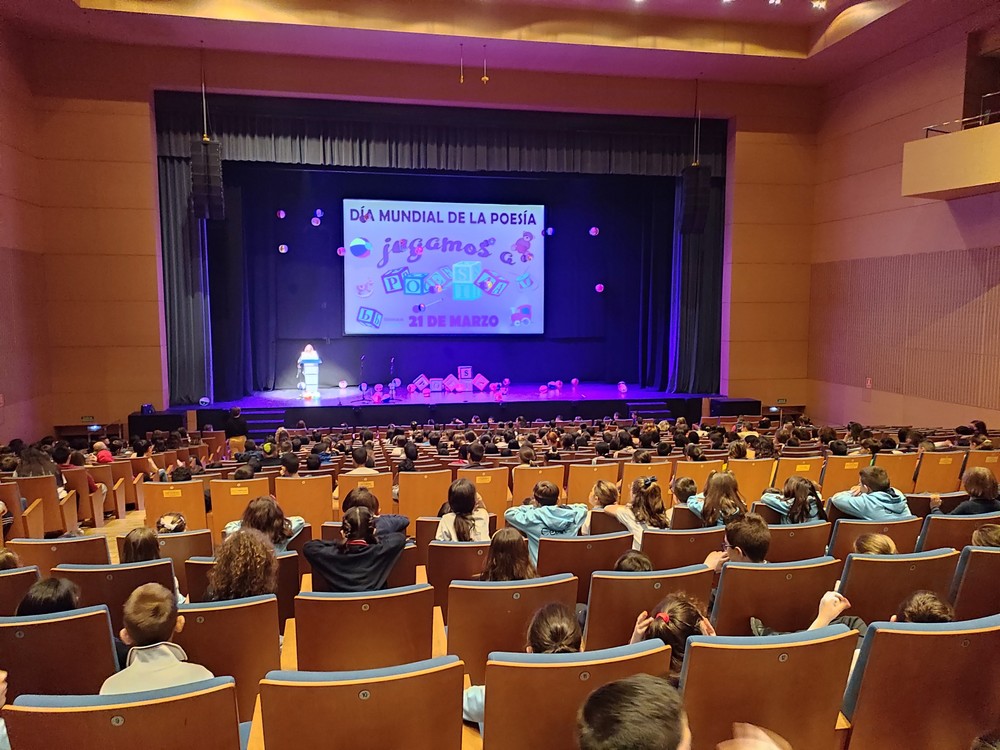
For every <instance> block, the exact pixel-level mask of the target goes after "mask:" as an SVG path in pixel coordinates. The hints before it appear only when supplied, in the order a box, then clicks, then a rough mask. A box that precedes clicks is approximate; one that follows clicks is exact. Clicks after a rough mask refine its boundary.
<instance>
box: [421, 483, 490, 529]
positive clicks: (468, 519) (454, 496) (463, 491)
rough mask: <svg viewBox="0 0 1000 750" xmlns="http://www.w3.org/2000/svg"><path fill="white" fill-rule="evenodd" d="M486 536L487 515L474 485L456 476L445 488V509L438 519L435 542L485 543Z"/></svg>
mask: <svg viewBox="0 0 1000 750" xmlns="http://www.w3.org/2000/svg"><path fill="white" fill-rule="evenodd" d="M489 538H490V514H489V513H488V512H487V510H486V506H485V505H483V499H482V498H481V497H480V496H479V493H478V492H476V485H474V484H473V483H472V482H470V481H469V480H468V479H456V480H455V481H454V482H452V483H451V486H450V487H448V512H447V513H445V514H443V515H442V517H441V520H440V521H438V527H437V532H436V533H435V535H434V539H435V541H438V542H485V541H486V540H487V539H489Z"/></svg>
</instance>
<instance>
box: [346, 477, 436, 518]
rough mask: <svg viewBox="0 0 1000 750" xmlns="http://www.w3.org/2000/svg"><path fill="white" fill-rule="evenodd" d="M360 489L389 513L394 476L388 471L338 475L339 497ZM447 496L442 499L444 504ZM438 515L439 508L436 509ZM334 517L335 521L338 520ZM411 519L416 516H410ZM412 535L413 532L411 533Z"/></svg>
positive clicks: (383, 510)
mask: <svg viewBox="0 0 1000 750" xmlns="http://www.w3.org/2000/svg"><path fill="white" fill-rule="evenodd" d="M358 487H364V488H365V489H366V490H369V491H371V493H372V494H373V495H375V497H377V498H378V500H379V505H380V508H381V510H382V512H383V513H388V512H389V507H390V505H391V500H392V474H390V473H389V472H388V471H381V472H380V473H378V474H338V475H337V497H338V498H339V499H340V500H343V499H344V498H345V497H347V495H348V493H349V492H350V491H351V490H353V489H356V488H358ZM446 499H447V496H445V497H444V498H442V499H441V502H442V503H443V502H444V501H445V500H446ZM438 505H439V506H440V503H439V504H438ZM338 507H339V506H338ZM434 512H435V513H437V508H435V509H434ZM338 518H339V517H338V516H336V515H335V516H334V520H338ZM410 518H411V519H413V518H416V516H410ZM409 533H412V530H411V531H410V532H409Z"/></svg>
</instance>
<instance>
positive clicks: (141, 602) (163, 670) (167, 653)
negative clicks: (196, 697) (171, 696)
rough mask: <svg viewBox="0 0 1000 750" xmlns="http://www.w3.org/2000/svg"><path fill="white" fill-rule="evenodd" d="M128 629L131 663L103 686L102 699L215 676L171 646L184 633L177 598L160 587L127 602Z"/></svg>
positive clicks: (152, 586)
mask: <svg viewBox="0 0 1000 750" xmlns="http://www.w3.org/2000/svg"><path fill="white" fill-rule="evenodd" d="M123 620H124V624H125V627H124V628H122V631H121V639H122V641H124V642H125V643H126V644H127V645H128V646H131V650H130V651H129V654H128V663H127V665H126V666H125V668H124V669H123V670H122V671H121V672H118V674H114V675H111V677H109V678H108V679H106V680H105V681H104V684H103V685H102V686H101V695H119V694H122V693H136V692H141V691H145V690H162V689H163V688H170V687H176V686H177V685H187V684H190V683H192V682H199V681H201V680H210V679H212V678H213V677H214V676H215V675H213V674H212V673H211V672H209V671H208V670H207V669H205V668H204V667H202V666H200V665H198V664H188V663H187V654H185V653H184V649H182V648H181V647H180V646H177V645H175V644H174V643H171V641H172V640H173V637H174V634H175V633H180V632H181V631H182V630H183V629H184V617H183V616H182V615H178V614H177V601H176V599H175V598H174V595H173V594H172V593H171V592H169V591H167V590H166V589H165V588H163V586H161V585H160V584H158V583H147V584H146V585H144V586H140V587H139V588H137V589H136V590H135V591H133V592H132V594H131V596H129V598H128V600H127V601H126V602H125V608H124V616H123Z"/></svg>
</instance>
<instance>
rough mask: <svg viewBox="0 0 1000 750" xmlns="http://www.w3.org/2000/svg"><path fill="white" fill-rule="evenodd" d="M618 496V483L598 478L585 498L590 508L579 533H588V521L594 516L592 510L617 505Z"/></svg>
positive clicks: (600, 509) (605, 508)
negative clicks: (588, 495)
mask: <svg viewBox="0 0 1000 750" xmlns="http://www.w3.org/2000/svg"><path fill="white" fill-rule="evenodd" d="M618 497H619V493H618V485H616V484H615V483H614V482H609V481H608V480H607V479H598V480H597V482H596V483H595V484H594V488H593V489H592V490H591V491H590V497H589V498H587V502H588V504H589V505H590V508H591V509H590V511H588V513H587V520H586V521H584V522H583V526H581V527H580V533H581V534H590V522H591V519H592V518H593V516H594V511H595V510H596V511H602V510H607V509H608V508H609V507H611V506H613V505H617V504H618Z"/></svg>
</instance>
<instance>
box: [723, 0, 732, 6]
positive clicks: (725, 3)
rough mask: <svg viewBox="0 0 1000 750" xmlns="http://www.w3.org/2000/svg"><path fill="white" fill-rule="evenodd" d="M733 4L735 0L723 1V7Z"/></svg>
mask: <svg viewBox="0 0 1000 750" xmlns="http://www.w3.org/2000/svg"><path fill="white" fill-rule="evenodd" d="M731 2H733V0H722V4H723V5H729V3H731Z"/></svg>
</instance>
